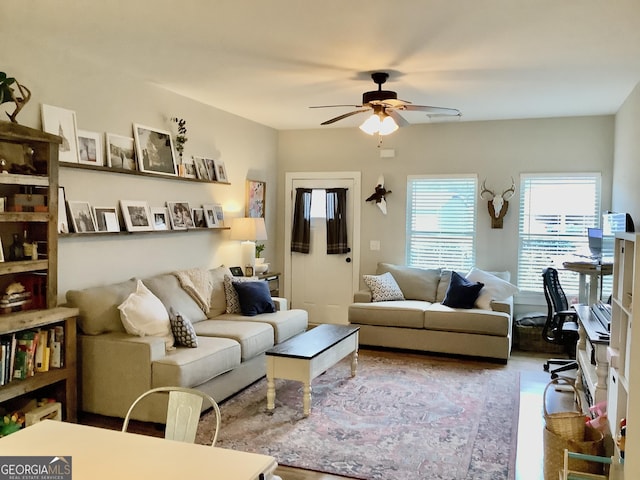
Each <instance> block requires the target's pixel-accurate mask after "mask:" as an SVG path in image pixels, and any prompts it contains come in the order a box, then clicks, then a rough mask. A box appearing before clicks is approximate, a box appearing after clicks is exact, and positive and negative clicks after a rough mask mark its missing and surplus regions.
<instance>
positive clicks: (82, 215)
mask: <svg viewBox="0 0 640 480" xmlns="http://www.w3.org/2000/svg"><path fill="white" fill-rule="evenodd" d="M68 205H69V214H70V215H71V221H72V222H73V230H74V231H75V232H76V233H89V232H97V231H98V230H97V228H96V222H95V220H94V219H93V212H92V211H91V205H89V202H68Z"/></svg>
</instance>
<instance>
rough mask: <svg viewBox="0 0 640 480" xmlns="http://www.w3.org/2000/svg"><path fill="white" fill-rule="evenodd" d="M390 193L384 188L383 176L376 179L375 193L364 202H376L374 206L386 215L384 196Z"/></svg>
mask: <svg viewBox="0 0 640 480" xmlns="http://www.w3.org/2000/svg"><path fill="white" fill-rule="evenodd" d="M390 193H391V190H387V189H386V188H384V176H383V175H380V176H379V177H378V183H377V184H376V187H375V191H374V192H373V194H372V195H370V196H369V198H367V199H366V200H365V201H366V202H376V205H377V206H378V208H379V209H380V211H381V212H382V213H384V214H385V215H386V214H387V199H386V196H387V195H388V194H390Z"/></svg>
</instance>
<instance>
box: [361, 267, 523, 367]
mask: <svg viewBox="0 0 640 480" xmlns="http://www.w3.org/2000/svg"><path fill="white" fill-rule="evenodd" d="M387 272H388V273H390V274H391V275H392V276H393V278H394V279H395V281H396V282H397V285H398V287H399V288H400V290H401V291H402V296H403V297H404V299H403V300H390V301H372V293H371V290H369V289H367V290H361V291H359V292H357V293H356V295H355V296H354V303H353V304H351V305H350V306H349V322H350V323H352V324H354V325H358V326H359V327H360V344H361V345H371V346H383V347H391V348H402V349H410V350H421V351H428V352H439V353H447V354H460V355H469V356H478V357H487V358H493V359H498V360H501V361H504V362H505V363H506V361H507V360H508V359H509V356H510V353H511V339H512V311H513V293H514V292H515V291H517V288H516V287H515V286H513V285H511V284H510V283H509V282H508V280H509V275H508V272H501V273H498V272H491V273H489V272H482V271H481V270H477V269H474V274H475V275H476V276H478V277H479V278H482V279H484V280H485V283H486V286H485V287H483V289H482V290H480V296H479V297H478V300H477V301H476V305H475V306H474V308H469V309H467V308H452V307H449V306H446V305H444V304H442V301H443V300H444V299H445V297H446V295H447V290H448V287H449V282H450V279H451V271H450V270H443V269H440V268H434V269H422V268H414V267H407V266H403V265H394V264H389V263H379V264H378V269H377V272H376V273H377V275H382V274H385V273H387ZM501 277H502V278H501ZM497 297H504V298H501V299H500V300H497V299H496V298H497ZM477 304H480V305H481V306H482V307H483V308H478V305H477Z"/></svg>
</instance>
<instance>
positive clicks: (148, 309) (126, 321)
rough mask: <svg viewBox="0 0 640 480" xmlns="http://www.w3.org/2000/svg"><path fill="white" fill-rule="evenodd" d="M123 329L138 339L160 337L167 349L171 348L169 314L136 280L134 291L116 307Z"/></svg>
mask: <svg viewBox="0 0 640 480" xmlns="http://www.w3.org/2000/svg"><path fill="white" fill-rule="evenodd" d="M118 310H120V318H121V320H122V324H123V325H124V329H125V330H126V331H127V333H129V334H130V335H137V336H139V337H145V336H147V335H148V336H150V337H162V338H164V340H165V344H166V346H167V348H171V347H173V344H174V339H173V333H171V323H170V321H169V312H167V309H166V308H165V307H164V305H163V304H162V302H161V301H160V299H159V298H158V297H156V296H155V295H154V294H153V292H151V290H149V289H148V288H147V287H146V286H145V285H144V283H142V280H138V283H137V286H136V291H135V292H133V293H131V294H129V296H128V297H127V298H126V299H125V301H124V302H122V303H121V304H120V305H118Z"/></svg>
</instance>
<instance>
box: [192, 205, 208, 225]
mask: <svg viewBox="0 0 640 480" xmlns="http://www.w3.org/2000/svg"><path fill="white" fill-rule="evenodd" d="M191 216H192V217H193V224H194V225H195V226H196V228H207V222H206V220H205V219H204V209H203V208H192V209H191Z"/></svg>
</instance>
